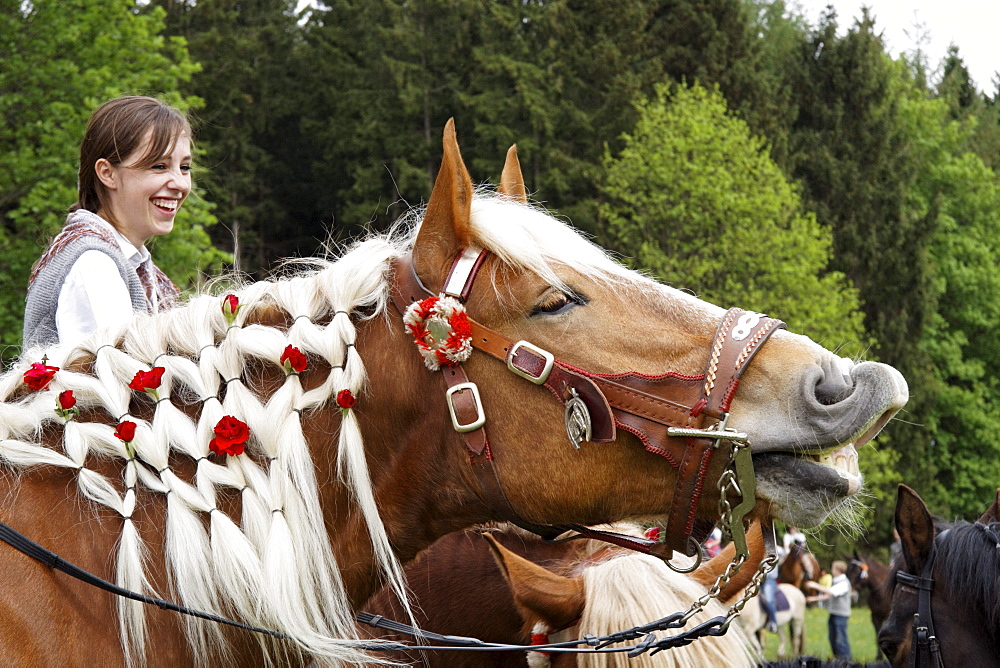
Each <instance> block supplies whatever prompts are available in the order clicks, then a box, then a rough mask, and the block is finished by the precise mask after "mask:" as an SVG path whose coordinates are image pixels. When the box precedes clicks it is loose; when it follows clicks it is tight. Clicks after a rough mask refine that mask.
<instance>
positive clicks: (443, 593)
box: [363, 525, 764, 668]
mask: <svg viewBox="0 0 1000 668" xmlns="http://www.w3.org/2000/svg"><path fill="white" fill-rule="evenodd" d="M615 528H616V530H617V531H619V532H622V533H625V534H634V533H637V527H629V526H623V525H616V526H615ZM748 538H749V542H750V547H751V551H752V553H753V556H754V558H755V560H756V561H759V560H760V559H761V558H762V557H763V552H764V548H763V542H762V540H761V534H760V531H759V526H757V525H755V527H754V529H753V530H752V531H751V534H750V535H749V537H748ZM733 554H734V549H733V547H732V545H730V547H729V549H728V551H726V552H724V553H723V554H721V555H717V556H716V557H715V558H713V559H712V560H711V561H709V562H707V563H705V564H702V565H701V567H700V568H698V569H697V570H695V571H694V572H692V573H690V574H680V573H677V572H675V571H673V570H671V569H670V568H668V567H667V566H666V565H665V564H664V563H663V561H662V560H660V559H657V558H655V557H651V556H649V555H645V554H640V553H638V552H634V551H631V550H628V549H625V548H621V547H617V546H607V545H604V544H601V543H598V542H597V541H583V540H579V541H570V542H557V543H552V542H545V541H542V540H540V539H539V538H538V537H537V536H533V535H531V534H527V533H526V532H524V531H521V530H519V529H517V528H515V527H512V526H510V525H504V526H501V527H499V528H491V529H483V530H480V531H475V530H470V531H464V532H458V533H454V534H449V535H448V536H445V537H444V538H441V539H440V540H438V541H437V542H435V543H434V544H433V545H432V546H431V547H430V548H428V549H427V550H425V551H424V552H422V553H421V554H420V555H418V556H417V558H416V559H415V560H414V561H412V562H411V563H409V564H407V566H406V575H407V582H408V583H409V585H410V588H411V592H410V593H411V597H410V601H411V604H412V605H413V608H414V614H415V615H416V617H417V621H418V622H419V624H420V626H421V627H422V628H426V629H434V630H435V631H437V632H439V633H447V634H448V635H457V636H472V637H476V638H479V639H482V640H486V641H489V642H495V643H504V644H513V645H527V644H531V643H532V641H535V644H538V643H539V642H542V641H544V642H561V641H564V640H571V639H576V638H580V637H582V636H583V635H584V634H591V635H594V636H603V635H606V634H608V633H613V632H616V631H621V630H624V629H630V628H633V627H636V626H640V625H644V624H647V623H649V622H652V621H654V620H658V619H661V618H663V617H666V616H667V615H669V614H672V613H674V612H677V611H679V610H684V609H686V608H688V606H690V605H691V603H692V601H694V600H696V599H698V598H699V597H701V596H704V595H705V592H706V589H707V587H709V586H711V585H712V584H713V583H714V582H715V580H716V579H717V578H718V576H719V575H720V573H721V572H722V571H723V570H724V569H725V568H726V567H727V566H728V564H729V561H730V559H731V558H732V555H733ZM751 561H754V559H752V560H751ZM498 566H499V568H498ZM752 575H753V570H752V569H750V568H749V567H747V568H742V569H741V570H740V571H738V572H737V573H736V575H735V576H734V578H733V579H732V580H731V581H730V582H729V583H728V584H727V585H726V586H725V587H724V588H723V589H722V591H721V592H720V594H719V596H718V597H717V599H712V600H710V601H709V602H708V604H707V605H706V606H705V608H704V610H702V611H701V612H699V613H697V614H695V615H694V616H693V617H692V618H691V619H690V621H689V622H688V626H689V627H691V626H695V625H697V624H699V623H702V622H704V621H706V620H708V619H710V618H712V617H716V616H719V615H724V614H725V613H726V608H725V604H728V603H730V602H731V601H732V600H733V599H734V598H736V596H737V595H738V594H741V593H742V592H741V589H742V588H743V587H744V585H745V584H746V583H747V582H748V580H749V579H750V578H751V577H752ZM754 605H756V602H754V601H750V603H749V604H748V606H747V607H748V608H749V607H752V606H754ZM363 607H364V609H365V610H366V611H367V612H371V613H375V614H380V615H383V616H386V617H389V618H393V617H398V616H400V615H402V614H403V613H404V609H403V607H402V606H401V605H400V602H399V601H398V599H397V597H396V595H395V594H394V593H393V592H392V591H391V590H390V589H389V588H385V589H383V590H382V591H380V592H379V593H378V594H376V595H375V596H373V597H372V598H371V599H370V600H369V601H368V602H367V603H365V605H364V606H363ZM745 609H746V608H745ZM381 637H383V638H388V639H396V640H398V639H402V638H404V637H405V636H401V635H397V634H394V633H385V632H383V633H382V635H381ZM613 646H618V645H613ZM753 648H754V645H753V644H752V641H751V640H750V639H749V638H748V637H747V636H746V634H745V633H744V632H743V629H742V628H741V627H740V625H739V624H733V625H731V626H730V628H729V630H728V631H727V633H726V634H725V635H722V636H709V637H705V638H701V639H698V640H696V641H695V642H693V643H691V644H689V645H685V646H682V647H676V648H673V649H670V650H668V651H662V652H659V653H655V654H651V653H649V652H646V653H643V654H639V655H638V656H636V657H634V658H629V657H628V656H627V654H625V653H624V652H619V653H612V654H594V653H579V654H577V653H551V654H550V655H546V654H543V653H542V652H529V653H528V656H527V657H525V652H524V651H523V650H521V651H510V652H502V653H495V652H491V653H483V652H464V651H459V652H456V651H446V650H445V651H442V650H430V651H428V650H421V651H413V652H411V653H410V654H409V655H408V656H407V659H408V660H409V661H411V662H412V663H413V665H418V666H427V667H441V668H480V667H484V666H492V667H496V666H506V667H510V668H525V666H532V668H539V667H541V666H552V667H554V668H559V667H560V666H562V667H568V666H590V667H596V666H603V667H605V668H609V667H611V666H619V667H621V668H644V667H646V668H652V667H659V668H666V667H668V666H695V667H697V666H711V665H726V666H754V665H756V658H757V657H756V656H755V655H754V653H753Z"/></svg>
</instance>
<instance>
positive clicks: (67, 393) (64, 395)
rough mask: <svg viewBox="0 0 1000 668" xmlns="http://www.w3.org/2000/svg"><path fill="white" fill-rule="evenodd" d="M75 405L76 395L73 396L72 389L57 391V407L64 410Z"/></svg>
mask: <svg viewBox="0 0 1000 668" xmlns="http://www.w3.org/2000/svg"><path fill="white" fill-rule="evenodd" d="M73 406H76V397H74V396H73V390H64V391H62V392H60V393H59V408H61V409H63V410H64V411H68V410H69V409H71V408H73Z"/></svg>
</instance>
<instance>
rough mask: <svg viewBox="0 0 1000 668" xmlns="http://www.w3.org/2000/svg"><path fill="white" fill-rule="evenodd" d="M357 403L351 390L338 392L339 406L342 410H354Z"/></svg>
mask: <svg viewBox="0 0 1000 668" xmlns="http://www.w3.org/2000/svg"><path fill="white" fill-rule="evenodd" d="M356 403H358V400H357V399H355V398H354V395H353V394H351V391H350V390H341V391H340V392H337V405H338V406H340V407H341V408H354V404H356Z"/></svg>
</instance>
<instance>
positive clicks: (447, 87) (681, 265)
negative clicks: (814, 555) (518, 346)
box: [0, 0, 1000, 562]
mask: <svg viewBox="0 0 1000 668" xmlns="http://www.w3.org/2000/svg"><path fill="white" fill-rule="evenodd" d="M295 6H296V2H295V1H294V0H248V1H237V0H197V1H196V2H195V1H192V0H186V1H174V0H149V1H148V2H147V1H143V2H139V3H135V2H132V1H131V0H24V1H22V0H0V244H2V245H3V248H4V251H3V253H2V257H0V343H2V345H3V349H2V352H3V356H4V359H6V360H10V359H11V358H13V357H15V356H16V355H17V354H18V353H19V345H20V332H21V321H22V317H23V308H24V293H25V287H26V286H25V284H26V277H27V275H28V270H29V268H30V266H31V264H32V262H34V260H35V259H36V258H37V257H38V255H39V254H40V252H41V250H42V248H43V247H44V245H45V244H46V243H47V241H48V240H49V239H50V238H51V236H52V235H54V234H55V233H56V232H57V231H58V229H59V227H60V226H61V224H62V222H63V220H64V216H65V211H66V208H67V207H68V206H69V205H70V204H72V202H73V201H74V200H75V183H76V171H77V159H78V156H77V155H76V151H77V148H78V144H79V140H80V137H81V136H82V133H83V129H84V127H85V125H86V120H87V117H88V115H89V113H90V111H91V110H92V109H93V108H94V107H96V106H97V105H98V104H100V103H101V102H103V101H104V100H106V99H108V98H111V97H114V96H117V95H121V94H150V95H157V96H160V97H162V98H163V99H166V100H168V101H169V102H171V103H173V104H176V105H178V106H180V107H182V108H184V109H186V110H188V111H189V112H190V113H191V115H192V117H193V118H194V120H195V125H196V130H197V148H198V155H197V159H196V177H195V178H196V181H197V193H196V196H194V197H192V198H191V199H190V200H189V203H188V205H186V206H185V210H184V211H183V212H182V214H181V215H180V217H179V220H178V223H177V227H176V230H175V232H174V233H172V234H171V235H170V236H168V237H166V238H163V239H161V240H159V241H157V243H156V245H155V248H154V249H153V253H154V256H155V257H156V258H157V262H158V263H159V264H160V266H162V267H163V268H164V269H165V270H166V271H167V273H168V274H169V275H171V276H172V277H173V278H174V279H175V280H176V281H177V282H178V283H181V284H184V285H185V286H187V287H188V288H194V287H197V286H198V285H199V284H200V283H201V282H202V281H203V280H204V279H205V277H206V276H212V275H218V274H220V273H222V272H223V271H227V270H234V269H235V270H236V271H239V272H243V273H246V274H248V275H249V276H251V277H255V278H259V277H263V276H264V275H265V274H266V273H267V272H268V271H269V270H272V269H274V268H275V267H276V266H277V263H278V261H279V260H280V259H281V258H284V257H290V256H308V255H314V254H317V253H320V252H322V249H323V248H324V246H329V247H333V246H337V245H339V244H343V243H347V242H349V241H350V240H351V239H353V238H356V237H358V236H359V235H361V234H363V233H365V232H367V231H369V230H384V229H386V228H387V227H388V226H389V225H390V224H391V222H392V221H393V220H394V219H395V218H396V217H397V216H398V215H399V214H400V213H402V212H403V211H405V210H406V209H407V208H408V207H410V206H413V205H419V204H420V203H421V202H422V200H423V199H424V198H425V197H426V196H427V194H428V193H429V192H430V186H431V183H432V179H433V176H434V174H435V173H436V169H437V165H438V161H439V156H440V136H441V129H442V127H443V126H444V123H445V121H446V120H447V119H448V118H450V117H454V118H455V119H456V122H457V127H458V132H459V139H460V141H461V144H462V150H463V155H464V156H465V158H466V160H467V162H468V164H469V168H470V171H471V172H472V174H473V178H474V179H476V180H479V181H483V182H486V181H489V182H494V183H495V182H496V181H497V179H498V176H499V171H500V168H501V166H502V156H503V155H504V152H505V151H506V149H507V148H508V147H509V146H510V145H511V144H513V143H517V145H518V151H519V155H520V157H521V162H522V166H523V167H524V171H525V177H526V180H527V185H528V188H529V190H530V192H531V193H532V196H533V199H536V200H538V201H540V202H542V203H544V205H545V206H546V207H547V208H548V209H549V210H551V211H553V212H554V213H556V214H557V215H559V216H561V217H564V218H565V219H567V220H569V221H570V222H571V223H572V224H573V225H575V226H577V227H578V228H580V229H581V230H583V231H584V232H586V233H588V234H590V235H592V236H593V237H594V238H595V240H596V241H597V242H598V243H600V244H601V245H604V246H606V247H608V248H611V249H613V250H615V251H616V252H618V253H619V254H621V256H622V257H623V258H624V261H626V262H629V263H630V264H632V265H633V266H635V267H637V268H640V269H643V270H646V271H650V272H652V273H654V274H656V275H658V276H660V277H661V278H662V279H664V280H665V281H668V282H670V283H671V284H673V285H676V286H678V287H681V288H684V289H688V290H691V291H692V292H694V293H696V294H698V295H699V296H702V297H704V298H706V299H708V300H709V301H713V302H716V303H718V304H720V305H722V306H732V305H740V306H743V307H745V308H750V309H756V310H760V311H763V312H767V313H770V314H772V315H775V316H777V317H781V318H783V319H784V320H786V321H787V322H788V323H789V326H790V328H791V329H793V330H794V331H799V332H803V333H806V334H809V335H810V336H812V337H814V338H815V339H816V340H817V341H819V342H820V343H822V344H824V345H825V346H827V347H830V348H833V349H836V350H839V351H840V353H841V354H842V355H845V356H856V357H866V358H869V359H878V360H881V361H884V362H886V363H889V364H892V365H894V366H896V367H897V368H899V369H900V370H901V371H902V372H903V374H904V375H905V376H906V378H907V380H908V382H909V384H910V391H911V401H910V403H909V405H908V406H907V408H906V409H905V411H904V412H903V413H902V414H901V415H900V416H899V418H898V419H897V420H895V421H893V422H892V423H891V424H890V425H889V426H888V427H887V428H886V429H885V431H884V433H883V435H882V436H880V437H879V439H878V440H877V443H876V444H874V445H869V446H866V447H865V448H863V450H862V452H861V453H860V454H861V467H862V470H863V471H864V473H865V475H866V478H867V481H868V489H869V493H870V495H871V496H870V497H869V498H868V499H867V508H866V510H865V511H864V512H863V514H862V517H861V524H862V526H863V527H864V531H863V532H862V533H861V534H860V535H859V536H854V535H843V534H841V533H838V532H836V531H834V530H832V529H822V530H819V531H817V532H816V533H815V534H814V540H813V541H812V547H813V548H814V549H815V550H817V551H818V552H819V553H820V555H821V556H822V557H824V561H826V562H828V561H829V559H830V558H832V557H833V556H834V555H837V556H842V555H843V554H845V553H848V552H850V551H851V550H852V549H854V548H855V547H857V548H858V549H859V550H860V551H861V552H867V553H872V552H874V553H875V554H877V555H881V556H883V557H884V556H885V554H886V551H885V550H886V546H887V545H888V544H889V542H890V541H891V540H892V537H891V533H892V528H891V527H892V508H893V505H894V501H895V486H896V484H897V483H898V482H906V483H907V484H909V485H911V486H913V487H914V488H915V489H917V490H918V491H919V493H920V494H921V495H922V496H923V498H924V499H925V500H927V501H928V503H929V505H930V506H931V508H932V510H933V511H935V512H936V513H938V514H941V515H943V516H945V517H963V518H966V519H974V518H976V517H978V516H979V514H980V513H981V511H982V510H983V509H984V508H985V507H986V505H988V502H989V501H991V500H992V498H993V496H994V492H995V490H996V488H997V486H998V485H1000V410H998V406H1000V384H998V378H1000V373H998V368H997V367H998V366H1000V336H998V335H997V332H998V328H1000V278H998V272H997V267H998V261H1000V182H998V179H997V176H996V172H995V170H996V169H997V167H998V164H1000V104H998V102H1000V79H997V80H995V81H994V82H993V83H992V85H993V90H988V91H980V90H978V89H977V88H976V87H975V86H974V85H973V84H972V82H971V81H970V78H969V74H968V71H967V70H966V68H965V66H964V64H963V62H962V58H961V54H960V52H959V51H958V50H957V49H952V50H951V51H950V53H949V54H948V56H947V58H946V59H945V61H944V62H941V63H930V62H927V58H926V56H925V55H924V54H923V53H922V52H921V51H920V50H919V49H917V50H915V51H913V52H910V53H905V54H889V53H887V52H886V48H885V45H884V44H883V42H882V41H881V39H880V37H879V32H880V31H879V28H878V26H876V25H874V24H873V22H872V20H871V19H870V18H869V17H868V16H867V15H864V16H862V17H861V18H860V19H858V20H856V21H852V22H851V24H850V25H849V26H846V30H843V29H841V30H838V17H837V16H836V15H835V14H834V13H832V11H828V12H827V13H826V14H824V15H822V16H821V17H820V18H819V20H818V22H817V23H818V24H817V25H811V24H809V23H808V22H807V21H806V20H805V19H804V18H803V17H802V16H801V15H798V14H797V12H796V11H795V10H794V8H793V9H791V10H790V9H789V8H787V7H786V6H785V5H784V3H782V2H780V1H776V2H770V1H766V0H507V1H501V0H496V1H494V2H482V1H480V0H329V1H328V2H327V3H326V4H325V5H322V6H321V7H320V8H319V9H307V10H305V11H303V12H302V13H299V14H297V13H296V11H295ZM838 32H839V33H840V34H838Z"/></svg>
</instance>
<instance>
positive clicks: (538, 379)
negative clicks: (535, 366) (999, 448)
mask: <svg viewBox="0 0 1000 668" xmlns="http://www.w3.org/2000/svg"><path fill="white" fill-rule="evenodd" d="M521 348H525V349H527V350H530V351H531V352H533V353H534V354H536V355H538V356H539V357H541V358H542V359H543V360H545V366H544V368H542V372H541V373H540V374H538V375H537V376H532V375H531V374H530V373H528V372H527V371H524V370H523V369H518V368H517V367H516V366H514V358H515V357H517V353H518V351H520V350H521ZM555 360H556V358H555V356H554V355H553V354H552V353H550V352H549V351H547V350H542V349H541V348H539V347H538V346H535V345H532V344H530V343H528V342H527V341H524V340H521V341H518V342H517V343H515V344H514V345H513V346H511V348H510V352H509V353H507V368H508V369H510V370H511V371H513V372H514V373H516V374H517V375H518V376H520V377H521V378H526V379H527V380H530V381H531V382H532V383H534V384H535V385H543V384H544V383H545V381H547V380H548V379H549V374H550V373H552V365H553V364H554V363H555Z"/></svg>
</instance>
